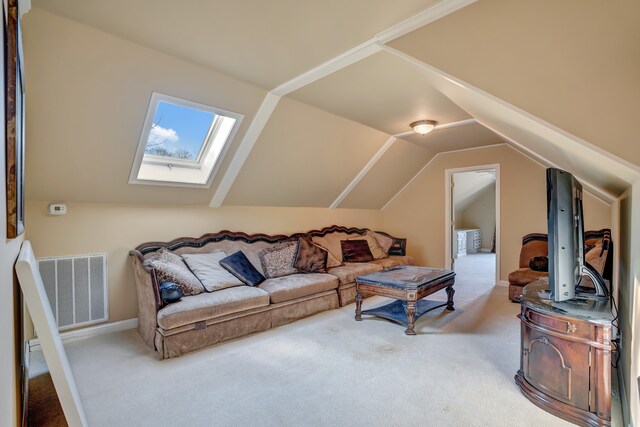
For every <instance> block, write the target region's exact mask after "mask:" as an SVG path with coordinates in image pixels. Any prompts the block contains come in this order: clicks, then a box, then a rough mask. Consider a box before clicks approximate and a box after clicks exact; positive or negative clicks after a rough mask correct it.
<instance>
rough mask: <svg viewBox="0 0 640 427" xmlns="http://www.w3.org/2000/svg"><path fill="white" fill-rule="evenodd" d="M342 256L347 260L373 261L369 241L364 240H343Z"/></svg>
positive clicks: (341, 243)
mask: <svg viewBox="0 0 640 427" xmlns="http://www.w3.org/2000/svg"><path fill="white" fill-rule="evenodd" d="M340 245H341V246H342V256H343V257H344V260H345V262H368V261H373V255H372V254H371V249H369V243H368V242H367V241H366V240H364V239H360V240H342V241H341V242H340Z"/></svg>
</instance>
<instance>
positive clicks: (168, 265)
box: [144, 257, 204, 296]
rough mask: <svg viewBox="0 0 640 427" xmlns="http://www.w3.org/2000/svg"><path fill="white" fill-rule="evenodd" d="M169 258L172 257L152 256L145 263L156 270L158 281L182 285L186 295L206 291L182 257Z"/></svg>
mask: <svg viewBox="0 0 640 427" xmlns="http://www.w3.org/2000/svg"><path fill="white" fill-rule="evenodd" d="M169 259H171V258H166V259H162V258H161V257H158V258H153V257H150V258H148V259H147V260H146V261H145V262H144V265H145V266H147V267H150V268H153V269H155V270H156V275H157V278H158V283H162V282H167V281H168V282H173V283H175V284H176V285H178V286H180V289H182V293H183V294H184V296H189V295H198V294H200V293H202V292H203V291H204V286H202V283H200V280H198V278H197V277H196V276H194V275H193V273H192V272H191V271H190V270H189V268H188V267H187V265H186V264H185V263H184V261H182V258H180V257H178V259H179V260H180V262H175V261H174V260H169Z"/></svg>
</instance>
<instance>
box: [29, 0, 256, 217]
mask: <svg viewBox="0 0 640 427" xmlns="http://www.w3.org/2000/svg"><path fill="white" fill-rule="evenodd" d="M159 30H161V29H159ZM23 32H24V52H25V65H26V69H27V72H26V87H27V92H26V93H27V102H26V106H27V135H28V138H29V147H30V149H29V150H27V158H26V161H27V169H28V171H29V176H28V178H27V198H28V199H29V200H42V201H50V200H57V201H66V202H83V203H89V202H90V203H131V204H134V203H136V204H144V203H147V204H150V203H157V204H174V205H177V204H182V205H208V204H209V202H210V201H211V198H212V196H213V192H214V190H215V188H216V186H217V183H218V182H219V181H220V179H221V177H222V175H223V173H224V172H225V171H226V168H227V166H228V164H229V162H230V161H231V158H232V157H233V154H234V153H235V150H236V148H237V146H238V142H239V141H240V140H241V139H242V137H243V135H244V134H245V131H246V129H247V128H248V126H249V124H250V123H251V121H252V119H253V116H254V114H255V112H256V110H257V108H258V106H259V105H260V103H261V102H262V100H263V99H264V96H265V95H266V91H265V90H263V89H261V88H258V87H256V86H252V85H250V84H247V83H244V82H241V81H239V80H237V79H235V78H233V77H229V76H225V75H223V74H221V73H218V72H215V71H213V70H211V69H207V68H204V67H202V66H199V65H196V64H194V63H191V62H187V61H184V60H180V59H178V58H176V57H172V56H169V55H167V54H164V53H161V52H158V51H156V50H153V49H149V48H147V47H144V46H141V45H139V44H136V43H132V42H130V41H127V40H124V39H121V38H118V37H114V36H112V35H110V34H107V33H104V32H102V31H99V30H96V29H94V28H90V27H87V26H84V25H81V24H78V23H77V22H74V21H70V20H68V19H65V18H61V17H59V16H57V15H53V14H51V13H48V12H45V11H43V10H42V9H38V8H34V9H33V10H31V11H30V12H29V13H28V14H26V15H25V17H24V28H23ZM154 91H155V92H159V93H163V94H166V95H171V96H176V97H178V98H183V99H187V100H191V101H195V102H200V103H203V104H206V105H212V106H215V107H219V108H222V109H225V110H230V111H235V112H237V113H241V114H244V115H245V118H244V121H243V122H242V124H241V125H240V128H239V130H238V133H237V134H236V137H235V139H234V141H233V143H232V145H231V146H230V147H229V151H228V152H227V154H226V156H225V158H224V161H223V162H222V165H221V167H220V169H219V173H218V174H217V175H216V178H215V179H214V182H213V184H212V185H211V187H210V188H178V187H166V186H164V187H163V186H151V185H129V184H128V180H129V174H130V172H131V166H132V164H133V157H134V154H135V152H136V149H137V147H138V141H139V138H140V133H141V132H142V126H143V122H144V118H145V115H146V113H147V108H148V106H149V101H150V98H151V93H152V92H154ZM79 177H81V179H78V178H79Z"/></svg>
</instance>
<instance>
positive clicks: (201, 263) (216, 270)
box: [182, 252, 244, 292]
mask: <svg viewBox="0 0 640 427" xmlns="http://www.w3.org/2000/svg"><path fill="white" fill-rule="evenodd" d="M226 257H227V254H225V253H224V252H211V253H203V254H202V253H201V254H184V255H182V258H183V259H184V262H186V263H187V265H188V266H189V268H190V269H191V271H193V274H195V275H196V277H197V278H198V279H200V281H201V282H202V284H203V285H204V287H205V289H206V290H207V291H208V292H215V291H219V290H221V289H225V288H231V287H234V286H241V285H243V284H244V283H242V282H241V281H240V280H238V278H237V277H236V276H234V275H233V274H231V273H229V272H228V271H227V270H225V269H224V268H222V266H221V265H220V260H221V259H223V258H226Z"/></svg>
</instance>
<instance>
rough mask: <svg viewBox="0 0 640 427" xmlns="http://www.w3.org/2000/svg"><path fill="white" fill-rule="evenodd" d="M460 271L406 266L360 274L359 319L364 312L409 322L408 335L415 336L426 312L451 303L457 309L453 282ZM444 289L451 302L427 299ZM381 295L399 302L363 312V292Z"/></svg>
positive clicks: (407, 323) (449, 308) (358, 288)
mask: <svg viewBox="0 0 640 427" xmlns="http://www.w3.org/2000/svg"><path fill="white" fill-rule="evenodd" d="M455 276H456V273H454V272H453V271H451V270H443V269H436V268H428V267H416V266H412V265H403V266H399V267H394V268H390V269H389V270H385V271H378V272H376V273H370V274H365V275H364V276H358V277H356V320H358V321H360V320H362V315H363V314H369V315H372V316H377V317H382V318H384V319H388V320H391V321H392V322H396V323H399V324H401V325H405V326H406V327H407V329H406V330H405V331H404V333H405V334H407V335H415V334H416V332H415V330H414V323H415V321H416V320H418V319H419V318H420V317H421V316H422V315H423V314H425V313H427V312H429V311H431V310H434V309H436V308H439V307H444V306H447V310H450V311H453V310H454V308H453V294H454V293H455V291H454V290H453V284H454V282H455ZM441 289H445V290H446V292H447V302H441V301H431V300H423V299H422V298H424V297H426V296H427V295H431V294H432V293H434V292H437V291H439V290H441ZM363 294H367V295H381V296H384V297H388V298H395V299H396V301H394V302H392V303H390V304H387V305H384V306H382V307H376V308H372V309H370V310H365V311H362V299H363V297H362V295H363Z"/></svg>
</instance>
